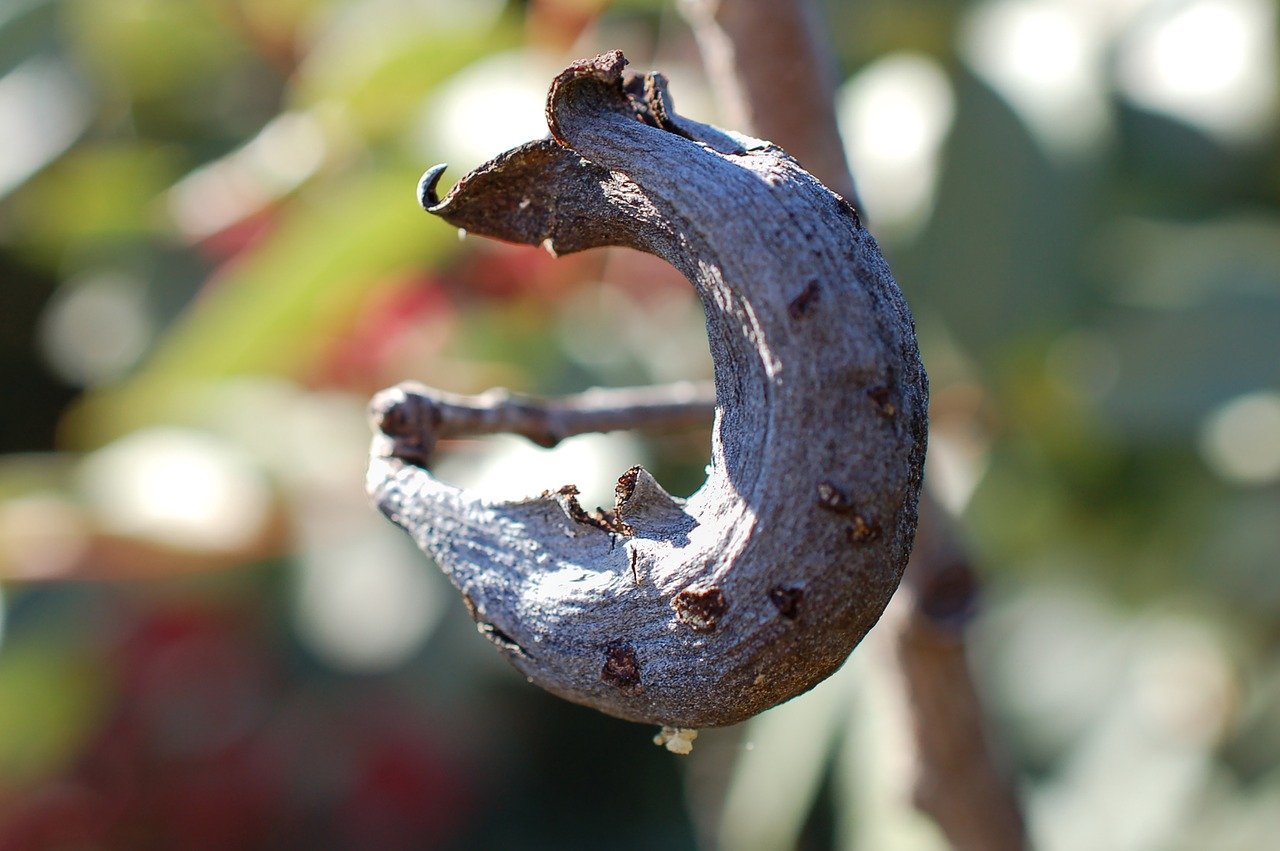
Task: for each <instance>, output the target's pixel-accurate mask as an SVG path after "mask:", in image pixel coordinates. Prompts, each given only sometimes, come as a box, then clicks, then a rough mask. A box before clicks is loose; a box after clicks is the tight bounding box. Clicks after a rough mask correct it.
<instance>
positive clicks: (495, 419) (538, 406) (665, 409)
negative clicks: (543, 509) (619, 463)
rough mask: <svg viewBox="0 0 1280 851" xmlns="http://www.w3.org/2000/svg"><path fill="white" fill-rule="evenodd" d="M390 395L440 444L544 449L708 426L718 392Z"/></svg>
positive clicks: (701, 387)
mask: <svg viewBox="0 0 1280 851" xmlns="http://www.w3.org/2000/svg"><path fill="white" fill-rule="evenodd" d="M391 392H399V393H403V394H405V396H406V398H407V399H408V400H409V401H410V403H411V404H412V405H415V406H418V407H419V408H421V409H422V410H421V412H419V413H418V414H417V415H416V417H417V418H418V419H420V420H421V419H423V418H429V420H430V423H431V429H432V433H433V435H434V437H435V438H436V439H437V440H440V439H446V438H451V437H473V436H478V435H485V434H518V435H520V436H522V437H526V438H528V439H529V440H531V441H533V442H534V443H536V444H538V445H539V446H545V447H552V446H555V445H556V444H558V443H559V442H560V441H562V440H564V439H565V438H567V437H573V436H574V435H578V434H588V433H592V432H607V431H621V430H623V429H640V430H655V429H656V430H661V431H670V430H673V429H681V428H688V427H693V426H699V425H708V426H709V425H710V424H711V417H712V415H714V413H715V408H716V388H715V385H714V384H712V383H711V382H710V381H680V382H675V383H672V384H663V385H658V386H651V387H609V388H605V387H596V388H593V389H591V390H586V391H584V392H582V393H577V394H574V395H572V396H562V397H559V398H553V399H542V398H538V397H535V396H522V395H519V394H516V393H512V392H511V391H509V390H505V389H502V388H498V389H494V390H489V391H487V392H485V393H482V394H480V395H478V396H463V395H460V394H457V393H448V392H445V391H443V390H437V389H435V388H433V387H427V386H424V385H421V384H402V385H400V387H399V388H397V389H396V390H394V391H391ZM377 407H378V403H376V402H375V408H377ZM384 430H385V429H384Z"/></svg>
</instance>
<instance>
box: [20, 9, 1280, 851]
mask: <svg viewBox="0 0 1280 851" xmlns="http://www.w3.org/2000/svg"><path fill="white" fill-rule="evenodd" d="M825 11H826V14H827V16H828V23H829V25H828V27H827V32H828V33H829V35H830V38H831V39H832V42H833V46H834V49H835V52H836V56H837V59H838V63H839V72H840V79H841V81H842V83H841V86H840V89H839V96H838V110H839V117H840V123H841V128H842V131H843V133H844V136H845V139H846V144H847V149H848V154H849V157H850V160H851V162H852V164H853V169H854V173H855V175H856V177H857V179H858V181H859V188H860V191H861V193H862V198H863V201H864V203H865V207H866V212H867V214H868V218H869V220H870V221H871V223H872V229H873V231H874V232H875V233H876V235H877V236H878V237H879V239H880V240H881V244H882V246H883V248H884V249H885V251H886V254H887V255H888V256H889V258H890V262H891V264H892V266H893V268H894V270H895V273H896V276H897V278H898V281H899V282H900V284H901V285H902V287H903V289H904V291H905V292H906V294H907V296H908V298H909V300H910V302H911V304H912V306H913V309H914V310H915V313H916V318H917V322H918V327H919V332H920V337H921V343H922V348H923V350H924V355H925V362H926V365H927V367H928V369H929V372H930V375H931V378H932V383H933V412H932V416H933V428H932V437H931V445H930V456H929V471H928V478H929V484H930V487H931V489H932V490H933V491H934V493H935V495H936V496H937V497H938V499H939V500H940V501H941V502H942V503H943V504H944V505H945V506H946V507H947V508H949V509H950V510H951V511H953V512H955V513H956V514H958V515H959V516H960V518H961V528H962V530H963V534H964V538H965V540H966V542H967V544H968V545H969V546H970V548H971V551H972V555H973V558H974V560H975V563H976V564H977V565H978V568H979V570H980V572H981V573H982V576H983V579H984V583H985V590H984V595H983V600H982V611H981V613H980V615H979V617H978V620H977V622H976V623H975V625H974V627H973V633H972V636H971V648H970V649H971V652H972V657H973V664H974V666H975V670H976V674H977V677H978V680H979V685H980V687H981V689H982V693H983V697H984V699H985V701H986V703H987V705H988V709H989V712H990V715H991V724H992V730H993V733H994V736H995V738H996V739H997V740H998V742H999V747H1000V749H1001V751H1002V753H1003V755H1004V757H1005V759H1006V760H1007V762H1008V764H1009V765H1010V766H1011V768H1012V770H1013V771H1014V772H1015V773H1016V776H1017V778H1018V785H1019V788H1020V791H1021V793H1022V795H1023V799H1024V804H1025V806H1026V809H1027V815H1028V819H1029V822H1030V829H1031V833H1032V835H1033V837H1034V839H1035V841H1036V843H1037V844H1038V845H1039V847H1042V848H1045V849H1064V851H1065V849H1088V851H1099V849H1101V851H1106V849H1117V851H1119V850H1120V849H1151V850H1152V851H1157V850H1158V849H1203V848H1213V849H1240V851H1245V850H1246V849H1269V848H1274V847H1275V845H1274V843H1275V841H1276V840H1275V837H1276V836H1277V835H1280V144H1278V142H1280V133H1278V129H1277V128H1278V123H1277V111H1278V108H1280V97H1278V93H1277V87H1278V85H1280V63H1278V58H1277V57H1278V51H1280V36H1278V35H1277V26H1276V21H1277V7H1276V5H1275V3H1274V2H1271V0H980V1H978V0H975V2H959V0H956V1H954V2H942V0H857V2H837V0H828V2H826V3H825ZM615 47H620V48H622V49H623V50H625V51H626V54H627V56H628V57H629V58H630V59H631V60H632V63H633V66H634V67H637V68H640V69H646V68H657V69H661V70H663V71H665V72H666V73H667V74H668V76H669V77H670V79H671V81H672V90H673V93H674V96H675V99H676V102H677V104H678V106H679V107H680V109H681V111H682V112H683V113H685V114H688V115H690V116H691V117H695V118H699V119H702V120H707V121H713V122H714V121H716V120H717V112H716V108H715V103H714V101H713V98H712V97H711V95H710V93H709V91H708V89H707V85H706V81H705V77H704V74H703V71H702V68H701V65H700V63H699V59H698V54H697V49H696V45H695V44H694V42H693V39H692V36H691V34H690V32H689V30H688V28H687V26H686V24H685V23H684V21H683V19H682V18H681V17H680V15H679V14H678V12H677V10H676V9H675V8H674V7H673V3H672V2H663V0H615V2H603V0H526V2H516V1H515V0H511V2H503V0H272V2H269V3H259V2H250V0H0V401H2V403H3V414H2V415H0V575H2V576H3V577H4V581H3V584H2V585H0V848H4V849H26V848H71V847H74V848H111V849H115V848H120V849H124V848H178V847H181V848H188V849H201V848H233V847H234V848H344V849H345V848H352V849H354V848H379V849H396V848H406V849H407V848H437V847H441V848H572V847H582V848H605V847H607V848H664V849H666V848H695V847H697V848H713V847H717V846H719V847H726V848H792V847H800V848H806V849H827V848H840V849H877V851H878V849H890V851H892V849H935V848H941V847H943V844H942V841H941V839H940V837H939V835H938V834H937V832H936V830H935V829H934V828H933V826H932V824H931V823H930V822H928V821H927V820H925V819H923V817H921V816H919V815H918V814H916V813H915V811H914V810H913V809H912V808H911V807H910V805H909V802H907V801H905V800H902V799H901V796H899V795H897V794H896V793H895V790H896V789H898V787H899V786H900V785H901V784H900V775H901V773H902V772H901V765H900V762H901V760H900V759H899V758H898V757H899V749H898V748H897V746H896V745H895V742H896V741H899V740H900V739H901V737H902V736H904V735H905V733H904V731H903V726H904V718H903V716H902V712H901V710H900V707H896V706H895V705H893V703H892V701H889V700H886V699H885V694H886V690H885V689H884V688H882V687H881V685H882V684H883V683H882V680H883V673H882V672H880V671H878V669H877V668H876V665H875V664H874V663H873V662H871V661H869V660H868V659H867V658H865V657H866V654H865V653H855V654H854V656H853V658H852V660H851V661H850V663H849V664H848V665H847V666H846V667H845V668H844V669H843V670H842V671H841V673H840V674H838V675H837V676H836V677H834V678H833V679H832V680H831V681H829V682H828V683H826V684H824V685H823V686H821V687H820V688H818V689H817V690H815V691H814V692H812V693H810V694H808V695H806V696H804V697H803V698H801V699H798V700H796V701H793V702H792V703H789V704H787V705H785V706H783V707H781V708H779V709H777V710H774V711H772V712H770V713H766V714H765V715H763V716H761V717H759V718H757V719H755V720H753V721H752V722H750V723H748V724H745V725H741V726H739V727H737V728H734V729H729V730H719V731H707V732H705V733H704V734H703V735H702V737H701V738H699V739H698V742H697V746H696V748H695V750H694V752H693V754H692V755H691V756H690V757H687V758H681V757H675V756H672V755H671V754H668V753H667V752H665V751H663V750H661V749H660V748H656V747H654V745H653V744H652V742H651V737H652V734H653V732H654V730H652V729H648V728H645V727H642V726H637V725H632V724H627V723H624V722H619V721H614V720H612V719H609V718H605V717H603V716H600V715H598V714H597V713H594V712H592V711H590V710H586V709H582V708H579V707H576V706H572V705H570V704H567V703H564V702H561V701H558V700H556V699H554V698H551V697H549V696H547V695H545V694H543V693H542V692H540V691H539V690H537V689H535V688H533V687H532V686H529V685H527V684H526V683H525V682H524V681H523V678H521V677H520V676H518V675H517V674H516V673H515V672H514V671H513V670H511V669H509V668H508V666H507V665H506V664H505V663H504V662H503V661H502V660H501V659H500V658H499V657H498V655H497V654H496V653H495V652H494V651H493V649H492V648H491V647H489V646H488V643H487V642H486V641H485V640H484V639H483V638H481V637H480V636H478V635H477V634H476V632H475V627H474V625H473V623H472V622H471V620H470V618H469V617H468V616H467V614H466V611H465V609H464V607H463V606H462V605H461V604H460V602H459V600H458V599H457V596H456V593H455V592H454V591H453V589H452V588H451V587H450V586H449V585H448V583H447V582H446V581H445V580H444V579H443V578H442V577H441V576H440V575H439V574H438V572H437V571H436V570H435V569H434V567H433V566H432V565H430V564H429V563H428V562H427V561H426V560H425V559H424V558H423V557H422V556H421V555H420V554H419V553H418V552H417V551H416V550H415V549H414V548H413V547H412V545H411V544H410V543H409V541H408V539H407V538H405V537H404V536H402V535H401V534H400V533H398V532H397V531H396V530H394V529H393V528H392V527H391V526H390V525H389V524H387V523H385V522H384V521H383V520H382V519H381V518H380V517H379V516H377V515H376V513H375V512H374V511H373V510H372V509H371V508H369V507H368V505H367V504H366V501H365V497H364V494H363V491H362V480H363V469H364V462H365V453H366V451H367V445H368V436H369V432H368V428H367V426H366V424H365V420H364V406H365V403H366V401H367V399H368V397H369V396H370V394H371V393H372V392H373V391H375V390H377V389H379V388H381V387H383V386H387V385H390V384H393V383H395V382H398V381H400V380H403V379H417V380H421V381H424V382H427V383H429V384H432V385H435V386H438V387H441V388H444V389H448V390H452V391H458V392H478V391H480V390H483V389H485V388H488V387H490V386H495V385H501V386H506V387H510V388H513V389H516V390H521V391H528V392H535V393H546V394H553V393H563V392H570V391H574V390H578V389H582V388H585V387H588V386H591V385H596V384H604V385H618V384H632V383H653V382H663V381H669V380H673V379H678V378H700V377H705V376H707V375H709V371H710V364H709V359H708V357H707V353H706V341H705V334H704V332H703V328H702V317H701V312H700V309H699V306H698V304H697V302H696V299H695V297H694V296H693V294H692V291H691V288H690V287H689V286H688V285H687V283H686V282H684V281H683V279H681V278H680V277H679V276H678V275H677V274H676V273H674V272H673V271H672V270H671V269H670V268H668V267H666V266H665V265H663V264H662V263H660V262H658V261H655V260H653V259H652V258H648V257H644V256H640V255H637V254H634V253H629V252H623V251H597V252H589V253H586V254H582V255H576V256H573V257H569V258H563V259H560V260H553V259H552V258H550V257H548V256H547V255H546V253H545V252H541V251H538V250H536V249H526V248H516V247H510V246H504V245H499V244H495V243H491V242H486V241H483V240H479V239H476V238H466V239H462V238H460V235H459V234H457V233H456V232H455V231H453V230H452V229H450V228H448V227H447V226H445V225H443V224H442V223H441V222H439V221H437V220H433V219H431V218H430V217H428V216H426V215H425V214H423V213H422V212H421V210H420V209H418V207H417V205H416V203H415V201H414V197H413V194H414V186H415V183H416V180H417V177H418V175H419V174H420V173H421V172H422V170H423V168H424V167H425V166H427V165H430V164H433V163H436V162H448V163H450V172H449V174H448V175H446V180H445V183H446V185H447V184H448V181H449V178H450V177H452V178H454V179H456V178H457V177H458V176H461V175H462V174H464V173H465V172H466V171H467V170H469V169H470V168H472V167H474V166H476V165H478V164H480V163H481V162H483V161H484V160H486V159H487V158H489V157H490V156H492V155H494V154H496V153H499V152H501V151H502V150H505V149H506V148H508V147H510V146H512V145H514V144H518V143H520V142H523V141H526V140H528V139H532V138H535V137H539V136H541V135H543V134H544V133H545V124H544V123H543V118H542V104H543V99H544V97H545V91H546V85H547V84H548V82H549V81H550V79H551V77H552V76H553V75H554V74H555V73H556V72H557V71H558V70H559V69H560V68H562V67H563V66H564V64H565V63H566V61H567V60H569V59H573V58H577V57H579V56H585V55H589V54H592V53H595V52H597V51H599V50H603V49H609V48H615ZM708 439H709V438H708V433H707V432H706V431H705V430H703V431H701V432H698V431H695V432H692V433H684V434H673V435H669V436H663V437H659V438H644V439H642V438H640V437H637V436H633V435H629V434H614V435H607V436H589V437H583V438H577V439H574V440H571V441H568V442H566V443H565V444H564V445H563V446H562V447H560V448H559V449H557V450H555V451H553V452H547V451H542V450H537V449H535V448H532V447H531V446H529V445H527V444H526V443H524V442H522V441H520V440H518V439H514V438H506V439H494V440H476V441H458V442H454V443H452V444H449V445H447V446H445V447H444V448H443V451H442V452H441V457H440V461H439V464H438V468H437V469H438V471H439V472H440V474H441V476H442V477H443V478H445V479H446V480H449V481H453V482H456V483H459V484H464V485H468V486H473V487H478V488H482V489H488V490H491V491H494V490H496V489H498V488H501V490H502V492H505V493H512V492H514V493H516V494H521V493H537V492H540V491H542V490H543V489H546V488H555V487H558V486H560V485H562V484H566V483H569V482H573V483H576V484H577V485H579V487H581V488H582V490H583V491H584V494H585V496H584V504H588V502H589V501H590V500H595V501H598V502H602V503H603V504H609V503H608V500H609V499H610V498H611V493H612V484H613V481H614V479H615V478H616V476H617V475H618V474H619V473H620V472H621V471H623V470H625V469H626V468H627V467H629V466H630V465H632V464H634V463H644V464H646V465H647V466H648V467H649V469H651V470H653V471H654V473H655V474H656V475H657V477H658V479H659V480H660V481H662V482H663V483H664V484H665V485H666V486H667V487H668V488H669V489H670V490H671V491H672V492H673V493H677V494H680V495H686V494H688V493H690V492H692V491H693V490H694V489H696V488H697V486H698V485H699V484H700V483H701V480H702V477H703V466H704V465H705V463H706V460H707V457H708V448H707V447H708ZM499 468H501V469H502V470H504V471H505V475H504V476H502V477H499V476H498V475H496V474H495V473H494V472H493V471H495V470H497V469H499ZM513 470H516V471H519V474H518V476H516V477H515V480H513V477H512V476H511V475H510V474H511V471H513ZM589 504H592V505H594V504H595V502H589ZM878 683H879V684H880V685H878Z"/></svg>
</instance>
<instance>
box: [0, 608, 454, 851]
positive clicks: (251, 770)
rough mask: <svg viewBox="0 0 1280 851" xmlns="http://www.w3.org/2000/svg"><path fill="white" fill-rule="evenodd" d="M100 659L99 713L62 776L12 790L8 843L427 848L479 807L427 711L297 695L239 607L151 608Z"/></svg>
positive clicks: (11, 848)
mask: <svg viewBox="0 0 1280 851" xmlns="http://www.w3.org/2000/svg"><path fill="white" fill-rule="evenodd" d="M104 664H105V667H106V668H107V672H108V676H109V679H111V681H112V682H113V683H114V684H115V690H116V694H115V699H114V701H113V703H112V705H111V707H110V708H109V711H108V712H107V714H106V717H105V720H104V722H103V724H102V725H101V727H100V728H99V729H98V730H97V731H96V733H95V734H94V735H93V737H92V738H91V740H90V741H89V742H88V744H87V746H86V747H85V748H84V749H83V751H82V752H81V753H80V755H79V756H78V757H77V758H76V760H75V761H74V763H73V764H72V765H70V766H68V767H67V769H66V770H65V772H64V773H63V775H62V776H60V777H57V778H54V779H51V780H49V781H47V782H46V783H44V784H43V785H41V786H39V787H37V788H34V789H31V790H29V791H28V792H27V793H26V794H23V795H20V796H19V797H17V799H13V800H10V801H8V802H7V804H6V805H5V806H4V809H3V812H0V851H29V849H30V851H36V850H37V849H41V850H42V849H53V848H73V847H74V848H103V849H122V850H123V849H139V848H181V849H195V851H202V849H227V848H236V849H257V848H261V849H278V848H318V847H325V848H378V849H397V848H406V849H408V848H423V847H431V846H434V845H438V844H440V843H441V842H443V841H445V840H447V839H448V838H449V837H450V836H451V835H453V834H454V833H455V832H456V831H458V830H459V829H461V828H462V827H463V826H464V825H465V823H466V820H467V818H468V816H469V814H470V812H471V810H472V809H473V807H472V804H471V801H472V800H473V794H472V792H471V783H470V780H469V774H468V773H467V772H466V771H464V770H462V769H461V768H460V767H459V765H460V761H459V758H458V756H457V755H454V754H451V753H449V752H448V751H447V749H446V748H444V747H442V746H441V745H439V744H438V740H437V738H436V737H435V736H434V735H433V734H432V731H431V721H430V719H429V718H426V717H424V715H423V712H422V711H421V710H420V709H419V708H418V707H415V706H410V705H408V704H407V703H406V702H405V701H404V700H403V699H401V698H399V697H397V696H395V695H388V694H386V693H385V690H379V691H378V693H377V694H375V695H373V696H366V695H365V694H364V693H363V692H362V693H361V695H360V697H359V698H357V699H356V701H355V703H354V705H349V704H348V703H346V702H345V701H347V700H349V699H350V697H351V693H350V692H349V691H341V690H338V691H336V692H335V693H332V694H330V693H322V694H317V693H314V692H308V691H304V689H303V687H302V683H303V681H304V680H303V677H301V676H291V674H290V672H289V670H288V668H287V665H286V664H285V663H284V658H283V657H282V656H281V655H280V652H279V648H278V647H276V646H275V645H273V644H272V643H271V642H270V638H269V636H268V634H267V632H266V630H265V629H263V627H262V625H261V623H259V622H257V621H256V620H255V619H254V617H252V616H251V615H246V614H245V613H244V611H243V610H239V611H237V610H230V609H228V610H218V609H208V608H199V607H195V606H191V605H185V606H180V607H173V608H167V609H162V610H159V611H153V612H148V613H144V614H143V615H141V616H140V617H137V618H136V619H135V620H133V621H132V622H130V623H129V625H128V628H127V629H126V630H125V632H124V634H123V636H122V637H121V639H120V640H119V641H118V642H117V643H116V644H115V646H114V647H113V648H111V649H110V650H109V651H108V652H107V653H106V654H104Z"/></svg>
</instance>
